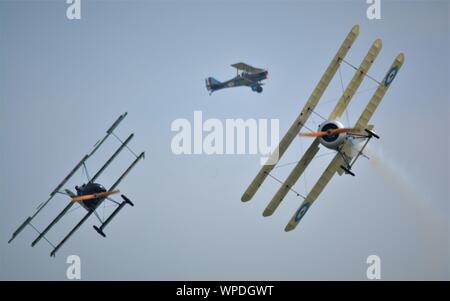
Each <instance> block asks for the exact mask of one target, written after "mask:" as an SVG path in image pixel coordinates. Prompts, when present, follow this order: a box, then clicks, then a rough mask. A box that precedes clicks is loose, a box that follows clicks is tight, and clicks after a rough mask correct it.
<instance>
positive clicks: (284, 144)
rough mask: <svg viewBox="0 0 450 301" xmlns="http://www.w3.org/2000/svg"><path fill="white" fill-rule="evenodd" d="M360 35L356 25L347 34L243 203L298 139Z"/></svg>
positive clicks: (243, 197) (244, 197)
mask: <svg viewBox="0 0 450 301" xmlns="http://www.w3.org/2000/svg"><path fill="white" fill-rule="evenodd" d="M358 34H359V26H358V25H355V26H353V28H352V30H351V31H350V32H349V33H348V34H347V37H346V38H345V40H344V42H343V43H342V45H341V46H340V48H339V50H338V52H337V53H336V55H335V56H334V58H333V60H332V61H331V63H330V65H329V66H328V68H327V70H326V71H325V73H324V75H323V76H322V78H321V79H320V81H319V83H318V84H317V86H316V87H315V89H314V91H313V93H312V94H311V96H310V97H309V99H308V101H307V102H306V104H305V106H304V108H303V110H302V111H301V112H300V115H298V117H297V118H296V119H295V121H294V123H293V124H292V125H291V127H290V128H289V130H288V132H287V133H286V135H284V137H283V138H282V139H281V141H280V143H279V145H278V147H277V148H276V149H275V151H274V152H273V153H272V154H271V155H270V157H269V159H268V161H267V162H266V164H265V165H264V166H263V167H262V168H261V170H260V171H259V173H258V174H257V175H256V177H255V178H254V180H253V181H252V183H251V184H250V185H249V186H248V188H247V190H246V191H245V192H244V194H243V195H242V198H241V200H242V201H243V202H247V201H249V200H250V199H251V198H252V197H253V196H254V195H255V193H256V191H257V190H258V188H259V186H261V184H262V183H263V182H264V180H265V179H266V177H267V175H268V174H269V173H270V172H271V171H272V169H273V168H274V167H275V164H276V163H277V162H278V160H279V159H280V158H281V157H282V156H283V154H284V153H285V151H286V149H287V148H288V147H289V145H290V144H291V142H292V141H293V140H294V138H295V137H297V134H298V132H299V131H300V129H301V128H302V126H303V125H304V124H305V122H306V120H307V119H308V118H309V116H310V115H311V113H312V111H313V110H314V108H315V107H316V105H317V103H318V102H319V99H320V97H321V96H322V94H323V93H324V91H325V89H326V88H327V86H328V84H329V83H330V81H331V79H332V78H333V76H334V75H335V74H336V71H337V70H338V67H339V65H340V63H341V60H342V59H343V58H344V57H345V55H346V54H347V52H348V50H349V49H350V47H351V46H352V44H353V42H354V41H355V40H356V38H357V36H358Z"/></svg>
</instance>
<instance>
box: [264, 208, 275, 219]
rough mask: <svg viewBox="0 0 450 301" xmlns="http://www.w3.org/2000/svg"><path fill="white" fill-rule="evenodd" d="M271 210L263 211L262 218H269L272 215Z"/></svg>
mask: <svg viewBox="0 0 450 301" xmlns="http://www.w3.org/2000/svg"><path fill="white" fill-rule="evenodd" d="M273 212H274V211H273V210H272V209H269V208H266V209H265V210H264V212H263V214H262V215H263V216H264V217H268V216H271V215H272V214H273Z"/></svg>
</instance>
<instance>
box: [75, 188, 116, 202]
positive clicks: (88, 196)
mask: <svg viewBox="0 0 450 301" xmlns="http://www.w3.org/2000/svg"><path fill="white" fill-rule="evenodd" d="M119 192H120V191H119V190H113V191H105V192H99V193H93V194H84V195H78V196H74V197H72V201H73V202H79V201H87V200H91V199H96V198H104V197H107V196H110V195H112V194H116V193H119Z"/></svg>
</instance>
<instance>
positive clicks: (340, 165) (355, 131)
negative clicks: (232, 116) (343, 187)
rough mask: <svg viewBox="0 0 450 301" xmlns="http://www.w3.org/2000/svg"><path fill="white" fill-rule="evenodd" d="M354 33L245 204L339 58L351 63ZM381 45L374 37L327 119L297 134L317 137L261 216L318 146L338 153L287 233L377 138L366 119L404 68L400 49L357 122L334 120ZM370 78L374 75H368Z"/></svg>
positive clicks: (251, 190) (247, 196)
mask: <svg viewBox="0 0 450 301" xmlns="http://www.w3.org/2000/svg"><path fill="white" fill-rule="evenodd" d="M358 35H359V26H358V25H355V26H353V28H352V30H351V31H350V32H349V33H348V35H347V37H346V38H345V40H344V42H343V43H342V45H341V47H340V48H339V50H338V52H337V53H336V55H335V56H334V58H333V60H332V61H331V63H330V65H329V66H328V68H327V70H326V71H325V74H324V75H323V76H322V78H321V79H320V81H319V83H318V84H317V86H316V87H315V89H314V91H313V92H312V94H311V96H310V97H309V99H308V101H307V102H306V104H305V106H304V108H303V109H302V111H301V112H300V115H298V117H297V119H295V121H294V123H293V124H292V125H291V127H290V128H289V130H288V132H287V133H286V135H284V137H283V139H281V141H280V143H279V145H278V147H277V148H276V149H275V150H274V151H273V152H272V154H271V156H270V157H269V159H268V161H267V163H266V165H264V166H263V167H262V168H261V170H260V171H259V173H258V174H257V175H256V177H255V179H254V180H253V181H252V182H251V183H250V185H249V186H248V188H247V190H245V192H244V194H243V195H242V198H241V200H242V201H243V202H248V201H250V200H251V199H252V197H253V196H254V195H255V193H256V191H257V190H258V188H259V187H260V186H261V184H262V183H263V182H264V180H265V179H266V177H267V176H268V175H269V174H270V172H271V171H272V170H273V168H274V167H275V165H276V164H277V162H278V161H279V160H280V158H281V157H282V156H283V154H284V153H285V151H286V150H287V148H288V147H289V145H290V144H291V143H292V141H293V140H294V139H295V138H296V137H297V135H299V133H300V130H301V129H302V127H303V126H304V125H305V122H306V121H307V119H308V118H309V116H310V115H311V114H312V113H313V112H314V109H315V107H316V106H317V104H318V102H319V100H320V98H321V96H322V94H323V93H324V91H325V89H326V88H327V87H328V85H329V83H330V81H331V79H332V78H333V77H334V75H335V74H336V71H337V70H338V68H339V67H340V65H341V64H342V62H344V63H347V64H350V63H348V62H347V61H346V60H345V56H346V54H347V52H348V51H349V49H350V48H351V47H352V45H353V43H354V42H355V40H356V38H357V37H358ZM381 47H382V42H381V40H380V39H377V40H375V41H374V42H373V44H372V46H371V47H370V49H369V51H368V53H367V55H366V56H365V57H364V59H363V61H362V62H361V64H360V65H359V68H356V67H355V69H357V70H356V72H355V75H354V76H353V78H352V80H351V81H350V83H349V84H348V85H347V87H346V89H345V90H344V92H343V94H342V96H341V97H340V99H339V101H338V102H337V104H336V106H335V108H334V109H333V111H332V112H331V114H330V115H329V117H328V119H326V120H325V121H324V122H323V123H322V124H321V125H320V126H319V130H318V132H311V133H300V135H301V136H311V137H315V139H314V141H313V142H312V144H311V145H310V146H309V148H308V149H307V150H306V152H305V154H304V155H303V157H302V158H301V159H300V161H299V162H298V163H297V165H296V166H295V167H294V169H293V170H292V171H291V173H290V174H289V176H288V177H287V179H286V180H285V181H284V183H283V184H282V185H281V187H280V188H279V189H278V191H277V192H276V194H275V196H274V197H273V198H272V200H271V201H270V203H269V204H268V205H267V207H266V209H265V210H264V212H263V215H264V216H270V215H272V214H273V213H274V212H275V210H276V209H277V207H278V206H279V205H280V203H281V202H282V201H283V199H284V197H285V196H286V194H287V193H288V192H289V190H292V187H293V186H294V185H295V183H296V182H297V180H298V179H299V178H300V176H301V175H302V173H303V172H304V171H305V169H306V168H307V166H308V165H309V163H310V162H311V161H312V159H313V158H314V156H315V155H316V154H317V153H318V151H319V145H320V144H321V145H323V146H325V147H326V148H329V149H332V150H335V151H336V155H335V156H334V158H333V160H332V161H331V162H330V164H329V165H328V167H327V168H326V169H325V171H324V172H323V174H322V175H321V177H320V178H319V180H318V181H317V182H316V184H315V185H314V187H313V188H312V189H311V190H310V191H309V193H308V195H307V196H306V197H304V201H303V203H302V204H301V206H300V207H299V209H298V210H297V211H296V212H295V213H294V215H293V216H292V218H291V220H290V221H289V223H288V224H287V225H286V228H285V231H291V230H293V229H295V227H297V225H298V223H299V222H300V220H301V219H302V217H303V216H304V215H305V213H306V211H308V209H309V207H310V206H311V205H312V204H313V203H314V201H315V200H316V199H317V197H318V196H319V194H320V193H321V192H322V190H323V189H324V188H325V186H326V185H327V184H328V182H329V181H330V180H331V178H332V177H333V175H334V174H335V173H336V172H337V173H338V174H339V175H342V174H344V173H345V174H350V175H352V176H354V173H353V171H352V166H353V164H354V163H355V162H356V160H357V159H358V158H359V157H360V156H361V155H363V150H364V148H365V147H366V145H367V143H368V142H369V140H370V139H371V138H373V137H375V138H377V139H378V138H379V136H378V135H377V134H375V133H374V132H373V125H369V120H370V118H371V117H372V115H373V113H374V112H375V110H376V109H377V107H378V105H379V104H380V102H381V100H382V98H383V96H384V95H385V94H386V91H387V90H388V88H389V87H390V85H391V83H392V81H393V80H394V78H395V76H396V75H397V73H398V71H399V70H400V68H401V67H402V65H403V62H404V60H405V57H404V54H403V53H400V54H399V55H397V57H396V58H395V59H394V62H393V63H392V65H391V66H390V68H389V70H388V72H387V73H386V75H385V77H384V78H383V80H382V81H381V82H378V81H377V82H378V88H377V90H376V91H375V93H374V94H373V96H372V98H371V99H370V101H369V103H368V105H367V106H366V108H365V109H364V111H363V112H362V114H361V115H360V117H359V119H358V121H357V122H356V124H355V126H354V127H353V128H345V127H344V125H343V124H342V123H341V122H340V121H338V119H339V118H340V117H341V116H342V114H343V113H344V112H345V110H346V108H347V106H348V104H349V102H350V100H351V99H352V97H353V96H354V95H355V93H356V91H357V90H358V88H359V86H360V85H361V82H362V80H363V79H364V78H365V77H370V76H369V75H368V71H369V69H370V67H371V66H372V63H373V62H374V61H375V59H376V57H377V56H378V54H379V52H380V51H381ZM350 65H351V64H350ZM370 78H371V79H373V78H372V77H370ZM362 141H364V145H363V146H362V147H361V148H360V149H359V150H358V151H357V152H355V147H354V146H355V145H356V143H358V142H359V143H360V142H362Z"/></svg>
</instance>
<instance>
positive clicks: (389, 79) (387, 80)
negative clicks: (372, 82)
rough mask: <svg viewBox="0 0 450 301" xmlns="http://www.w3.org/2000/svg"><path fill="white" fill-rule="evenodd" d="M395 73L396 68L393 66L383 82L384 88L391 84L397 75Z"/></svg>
mask: <svg viewBox="0 0 450 301" xmlns="http://www.w3.org/2000/svg"><path fill="white" fill-rule="evenodd" d="M397 72H398V66H394V67H392V68H391V70H389V73H388V74H387V75H386V78H385V80H384V85H385V86H386V87H387V86H389V85H390V84H391V83H392V81H393V80H394V78H395V76H396V75H397Z"/></svg>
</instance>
